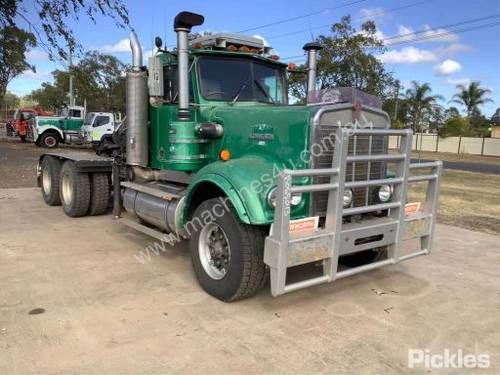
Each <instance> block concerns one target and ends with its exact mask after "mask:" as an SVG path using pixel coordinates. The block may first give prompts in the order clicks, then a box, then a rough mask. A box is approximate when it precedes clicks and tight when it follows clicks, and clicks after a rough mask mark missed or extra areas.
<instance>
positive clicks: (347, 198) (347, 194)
mask: <svg viewBox="0 0 500 375" xmlns="http://www.w3.org/2000/svg"><path fill="white" fill-rule="evenodd" d="M351 203H352V190H351V189H345V190H344V208H345V207H349V206H350V205H351Z"/></svg>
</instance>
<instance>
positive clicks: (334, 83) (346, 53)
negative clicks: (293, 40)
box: [289, 16, 395, 102]
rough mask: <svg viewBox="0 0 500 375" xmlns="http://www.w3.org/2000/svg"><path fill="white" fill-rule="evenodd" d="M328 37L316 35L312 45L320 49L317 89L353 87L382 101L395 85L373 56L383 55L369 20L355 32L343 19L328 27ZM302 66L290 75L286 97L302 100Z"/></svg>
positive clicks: (303, 83)
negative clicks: (316, 43)
mask: <svg viewBox="0 0 500 375" xmlns="http://www.w3.org/2000/svg"><path fill="white" fill-rule="evenodd" d="M331 32H332V35H329V36H325V35H320V36H319V37H318V38H316V42H318V43H320V44H321V46H322V47H323V49H322V50H321V51H319V53H318V56H319V58H318V73H317V77H318V81H319V87H320V89H326V88H331V87H342V86H344V87H355V88H357V89H360V90H362V91H365V92H367V93H369V94H373V95H376V96H379V97H381V98H384V97H385V96H386V94H387V93H388V92H389V90H390V89H392V88H393V86H394V85H395V80H394V78H393V76H392V74H391V73H390V72H387V71H386V70H385V67H384V64H383V63H382V62H380V61H379V60H378V59H377V58H376V57H375V54H380V53H382V52H384V50H385V49H384V45H383V42H382V41H381V40H379V39H378V38H377V36H376V32H377V28H376V26H375V23H374V22H373V21H367V22H365V23H363V25H361V30H356V29H355V28H354V27H353V26H352V25H351V17H350V16H344V17H342V19H341V20H340V22H338V23H335V24H333V25H332V28H331ZM305 71H306V66H305V65H301V66H299V67H298V70H297V72H296V73H291V74H290V85H289V88H290V95H291V96H293V97H295V98H298V99H299V101H302V102H303V101H304V98H305V96H306V90H305V80H306V73H305Z"/></svg>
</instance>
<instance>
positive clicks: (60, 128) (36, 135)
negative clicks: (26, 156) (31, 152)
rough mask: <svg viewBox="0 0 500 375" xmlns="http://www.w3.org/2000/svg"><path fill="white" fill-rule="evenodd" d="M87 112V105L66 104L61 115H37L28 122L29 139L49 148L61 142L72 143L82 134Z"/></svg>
mask: <svg viewBox="0 0 500 375" xmlns="http://www.w3.org/2000/svg"><path fill="white" fill-rule="evenodd" d="M85 114H86V109H85V107H82V106H66V107H63V108H62V110H61V112H60V114H59V116H36V117H34V118H32V119H31V121H30V123H29V124H28V129H27V139H29V140H30V141H32V142H35V144H36V145H37V146H43V147H47V148H55V147H57V146H58V145H59V143H61V142H66V143H72V142H74V141H76V140H77V139H78V138H79V136H80V129H81V127H82V125H83V120H84V118H85Z"/></svg>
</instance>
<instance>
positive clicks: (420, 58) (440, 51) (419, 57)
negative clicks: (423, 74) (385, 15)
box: [378, 29, 472, 74]
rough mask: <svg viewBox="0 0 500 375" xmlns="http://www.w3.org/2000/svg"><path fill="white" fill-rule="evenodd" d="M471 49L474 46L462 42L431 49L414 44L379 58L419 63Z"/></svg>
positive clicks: (404, 62)
mask: <svg viewBox="0 0 500 375" xmlns="http://www.w3.org/2000/svg"><path fill="white" fill-rule="evenodd" d="M401 30H403V29H401ZM471 50H472V47H470V46H468V45H466V44H462V43H453V44H450V45H449V46H446V47H439V48H434V49H431V50H425V49H419V48H416V47H414V46H410V47H404V48H402V49H401V50H397V49H392V50H389V51H387V52H386V53H384V54H383V55H379V56H378V58H379V60H380V61H382V62H385V63H389V64H419V63H428V62H434V61H437V60H438V59H445V60H449V58H450V57H452V56H454V55H456V54H457V53H459V52H467V51H471ZM448 65H449V63H448ZM459 70H460V69H459ZM456 71H458V70H456ZM448 74H451V73H448Z"/></svg>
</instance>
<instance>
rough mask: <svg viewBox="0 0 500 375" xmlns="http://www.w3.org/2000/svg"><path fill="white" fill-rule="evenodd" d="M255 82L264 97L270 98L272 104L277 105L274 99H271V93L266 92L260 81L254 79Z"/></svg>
mask: <svg viewBox="0 0 500 375" xmlns="http://www.w3.org/2000/svg"><path fill="white" fill-rule="evenodd" d="M253 81H254V82H255V84H256V85H257V87H258V89H259V90H260V91H262V93H263V94H264V96H265V97H266V98H268V99H269V100H270V102H271V103H272V104H275V102H274V99H273V98H272V97H271V95H269V93H268V92H267V91H266V89H265V88H264V87H262V85H261V83H260V82H259V81H257V80H256V79H254V80H253Z"/></svg>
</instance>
